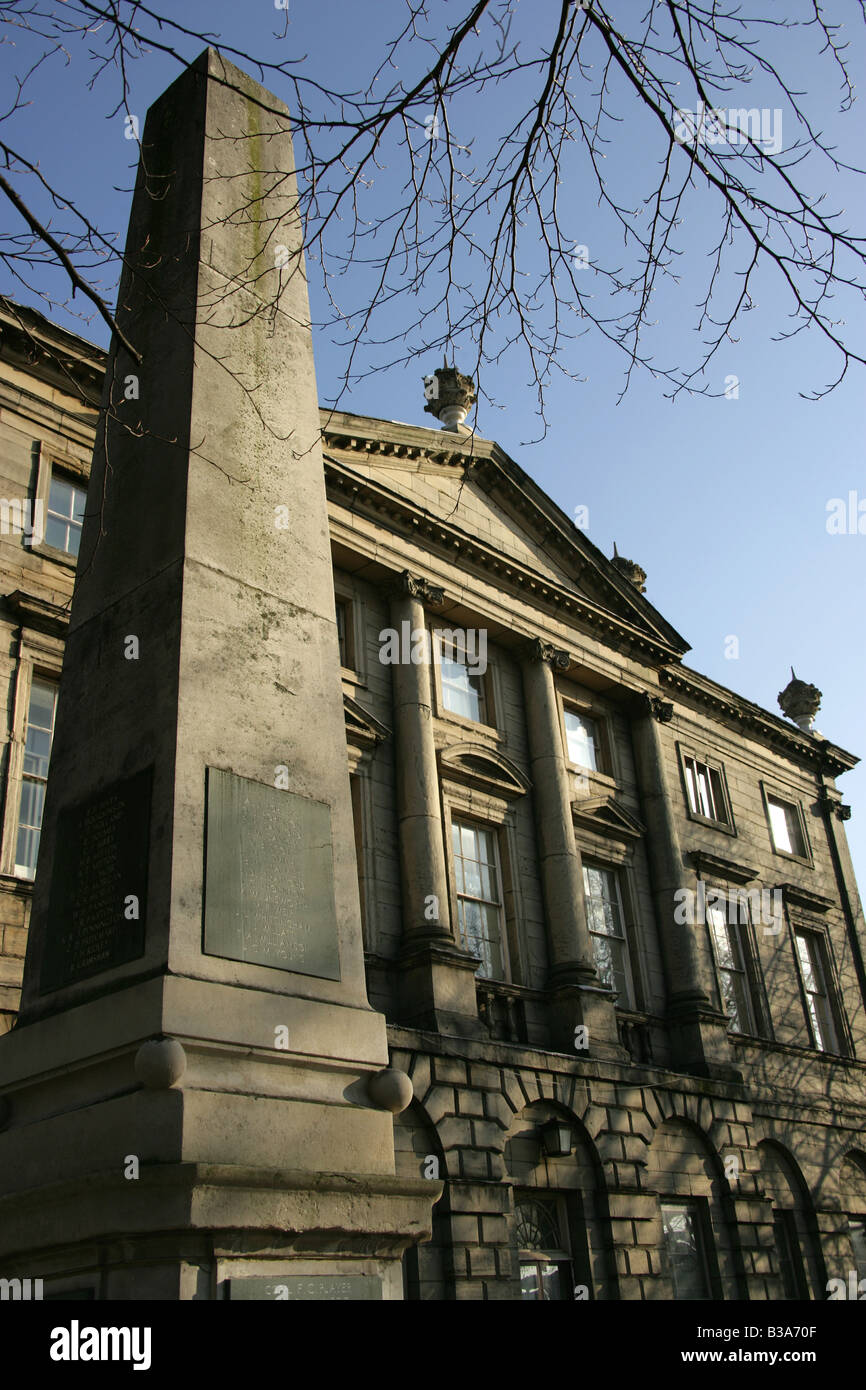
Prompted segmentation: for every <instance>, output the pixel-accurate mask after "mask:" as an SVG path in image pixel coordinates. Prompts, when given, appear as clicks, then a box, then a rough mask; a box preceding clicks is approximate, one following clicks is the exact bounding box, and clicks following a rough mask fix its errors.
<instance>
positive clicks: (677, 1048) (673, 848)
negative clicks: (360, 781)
mask: <svg viewBox="0 0 866 1390" xmlns="http://www.w3.org/2000/svg"><path fill="white" fill-rule="evenodd" d="M673 712H674V707H673V705H672V704H671V703H670V702H669V701H666V700H662V699H660V698H659V697H658V696H655V695H649V694H647V693H645V694H642V695H641V696H640V697H639V699H638V702H637V706H636V716H635V718H634V720H633V723H632V740H633V744H634V752H635V767H636V771H637V778H638V787H639V790H640V798H641V803H642V806H643V810H644V819H645V821H646V824H647V850H648V855H647V857H648V860H649V869H650V878H651V881H652V885H653V897H654V901H655V908H656V921H657V923H658V930H659V943H660V946H661V952H662V961H663V965H664V972H665V980H666V983H667V989H668V1000H667V1019H668V1026H669V1030H670V1040H671V1050H672V1060H673V1063H674V1065H675V1066H676V1067H681V1068H682V1069H683V1070H685V1071H690V1072H694V1073H695V1074H697V1075H719V1076H721V1077H724V1078H726V1079H737V1074H736V1073H733V1076H732V1072H733V1068H732V1063H731V1049H730V1045H729V1043H728V1039H727V1023H726V1020H725V1018H724V1016H723V1015H722V1014H720V1013H719V1012H718V1010H717V1009H716V1008H715V1006H714V1005H713V1003H712V1001H711V999H710V996H709V994H708V992H707V987H706V981H705V967H704V963H703V962H704V961H706V962H707V966H706V968H707V969H708V968H709V962H708V957H707V952H708V951H709V944H708V942H707V941H706V930H707V928H706V924H705V923H704V922H686V923H683V924H680V923H678V922H677V921H676V919H675V915H674V914H675V911H676V908H677V903H678V899H676V897H675V894H676V892H677V890H678V889H683V888H691V889H692V890H693V891H694V890H696V886H697V878H696V875H695V871H694V869H693V868H691V867H690V866H689V865H687V863H686V861H685V859H684V857H683V852H682V848H681V845H680V837H679V831H678V828H677V819H676V815H675V813H674V800H673V798H674V797H675V796H679V795H681V793H680V791H679V788H678V787H672V786H671V785H670V784H669V779H668V776H667V772H666V769H665V758H664V749H663V746H662V739H661V733H660V729H659V725H660V724H669V723H670V722H671V719H672V718H673ZM679 915H682V914H681V913H680V914H679ZM700 933H703V936H701V935H699V934H700Z"/></svg>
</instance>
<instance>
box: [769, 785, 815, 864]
mask: <svg viewBox="0 0 866 1390" xmlns="http://www.w3.org/2000/svg"><path fill="white" fill-rule="evenodd" d="M767 810H768V812H769V816H770V829H771V831H772V834H773V844H774V846H775V847H776V849H780V850H783V851H784V852H785V853H786V854H799V855H802V856H805V853H806V845H805V842H804V840H803V833H802V830H801V828H800V817H799V814H798V812H797V808H796V806H793V805H791V804H790V803H789V802H787V801H778V800H776V799H775V798H774V797H767Z"/></svg>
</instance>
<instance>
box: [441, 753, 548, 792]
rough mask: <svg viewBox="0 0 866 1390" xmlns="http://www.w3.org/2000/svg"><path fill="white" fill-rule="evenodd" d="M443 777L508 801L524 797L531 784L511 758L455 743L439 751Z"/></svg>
mask: <svg viewBox="0 0 866 1390" xmlns="http://www.w3.org/2000/svg"><path fill="white" fill-rule="evenodd" d="M439 767H440V770H441V772H442V776H443V777H446V778H450V779H451V780H452V781H455V782H464V783H466V784H468V785H469V786H472V787H477V788H478V790H479V791H485V792H488V793H492V794H493V795H497V796H504V797H506V798H510V797H514V796H523V795H524V794H525V793H526V792H528V791H529V788H530V785H531V783H530V782H529V781H528V779H527V778H526V777H525V776H524V775H523V773H522V772H521V771H520V769H519V768H517V767H515V765H514V763H512V762H511V761H510V759H508V758H505V757H503V755H502V754H501V753H497V752H495V751H494V750H493V749H491V748H486V747H485V746H484V745H483V744H480V743H455V744H451V746H450V747H448V748H442V749H441V750H440V752H439Z"/></svg>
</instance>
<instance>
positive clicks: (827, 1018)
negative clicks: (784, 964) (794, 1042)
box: [796, 932, 838, 1052]
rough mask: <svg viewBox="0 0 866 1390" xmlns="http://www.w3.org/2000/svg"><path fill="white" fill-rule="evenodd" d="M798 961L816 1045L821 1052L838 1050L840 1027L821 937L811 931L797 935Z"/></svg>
mask: <svg viewBox="0 0 866 1390" xmlns="http://www.w3.org/2000/svg"><path fill="white" fill-rule="evenodd" d="M796 943H797V960H798V962H799V966H800V974H801V977H802V980H803V989H804V990H805V992H806V1010H807V1013H808V1016H809V1023H810V1024H811V1028H812V1037H813V1041H814V1044H815V1046H816V1047H817V1048H818V1049H819V1050H820V1051H821V1052H836V1051H838V1041H837V1037H836V1026H835V1023H834V1020H833V1011H832V1009H831V1007H830V998H829V992H828V989H827V983H826V975H825V971H824V966H823V962H822V949H823V948H822V945H821V942H820V940H819V939H818V938H817V937H815V936H814V935H812V934H811V933H808V932H798V933H797V935H796Z"/></svg>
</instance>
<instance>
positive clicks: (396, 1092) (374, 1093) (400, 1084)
mask: <svg viewBox="0 0 866 1390" xmlns="http://www.w3.org/2000/svg"><path fill="white" fill-rule="evenodd" d="M414 1094H415V1088H414V1087H413V1085H412V1078H411V1077H410V1076H407V1074H406V1072H404V1071H400V1069H399V1068H398V1067H386V1068H385V1070H384V1071H378V1072H375V1073H374V1075H373V1076H371V1077H370V1078H369V1080H368V1082H367V1095H368V1096H369V1097H370V1101H371V1103H372V1104H373V1105H375V1107H376V1109H377V1110H390V1112H391V1114H392V1115H399V1114H401V1112H402V1111H403V1110H405V1109H406V1107H407V1105H409V1104H410V1103H411V1101H412V1097H413V1096H414Z"/></svg>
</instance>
